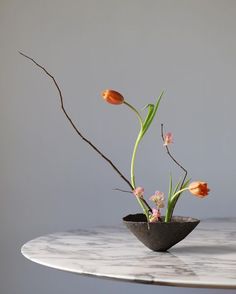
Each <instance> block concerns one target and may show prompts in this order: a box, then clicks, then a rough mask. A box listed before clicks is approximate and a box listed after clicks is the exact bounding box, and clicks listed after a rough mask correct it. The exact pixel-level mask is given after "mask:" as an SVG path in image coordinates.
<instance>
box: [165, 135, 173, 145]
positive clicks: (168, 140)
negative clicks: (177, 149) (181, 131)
mask: <svg viewBox="0 0 236 294" xmlns="http://www.w3.org/2000/svg"><path fill="white" fill-rule="evenodd" d="M172 143H173V134H172V133H166V134H165V136H164V146H167V145H169V144H172Z"/></svg>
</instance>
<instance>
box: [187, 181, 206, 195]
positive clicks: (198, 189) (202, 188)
mask: <svg viewBox="0 0 236 294" xmlns="http://www.w3.org/2000/svg"><path fill="white" fill-rule="evenodd" d="M188 189H189V191H190V192H191V193H192V194H193V195H195V196H197V197H199V198H204V197H206V196H207V195H208V192H209V191H210V189H209V188H208V187H207V183H206V182H200V181H197V182H192V183H191V184H190V185H189V187H188Z"/></svg>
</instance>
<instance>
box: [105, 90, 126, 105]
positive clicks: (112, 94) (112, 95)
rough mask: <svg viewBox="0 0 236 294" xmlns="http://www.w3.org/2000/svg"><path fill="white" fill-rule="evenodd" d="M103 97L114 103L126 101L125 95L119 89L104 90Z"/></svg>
mask: <svg viewBox="0 0 236 294" xmlns="http://www.w3.org/2000/svg"><path fill="white" fill-rule="evenodd" d="M102 97H103V99H104V100H105V101H106V102H108V103H110V104H114V105H119V104H122V103H123V102H124V97H123V96H122V95H121V94H120V93H119V92H117V91H114V90H105V91H103V92H102Z"/></svg>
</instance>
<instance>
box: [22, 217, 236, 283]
mask: <svg viewBox="0 0 236 294" xmlns="http://www.w3.org/2000/svg"><path fill="white" fill-rule="evenodd" d="M22 254H23V255H24V256H25V257H26V258H28V259H30V260H31V261H34V262H36V263H39V264H42V265H45V266H48V267H52V268H56V269H60V270H64V271H69V272H73V273H78V274H85V275H92V276H98V277H106V278H114V279H121V280H127V281H131V282H140V283H147V284H149V283H150V284H158V285H169V286H170V285H172V286H185V287H206V288H208V287H210V288H225V289H226V288H232V289H236V218H231V219H212V220H207V221H202V222H201V223H200V225H199V226H198V227H197V228H196V229H195V230H194V231H193V232H192V233H191V234H190V235H189V236H188V237H187V238H186V239H185V240H183V241H181V242H180V243H179V244H177V245H175V246H174V247H173V248H171V249H170V251H169V252H166V253H157V252H152V251H150V250H149V249H148V248H146V247H144V245H142V244H141V243H140V242H139V241H138V240H137V239H136V238H135V237H134V236H133V235H131V233H130V232H129V231H128V230H127V229H126V228H125V227H124V226H120V227H102V228H101V227H100V228H94V229H89V230H76V231H69V232H61V233H54V234H49V235H46V236H42V237H39V238H37V239H34V240H32V241H30V242H28V243H26V244H25V245H24V246H23V247H22Z"/></svg>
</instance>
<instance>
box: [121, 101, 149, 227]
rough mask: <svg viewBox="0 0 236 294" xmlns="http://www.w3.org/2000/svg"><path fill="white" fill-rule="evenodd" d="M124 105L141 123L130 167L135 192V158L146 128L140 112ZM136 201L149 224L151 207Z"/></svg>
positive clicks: (126, 103) (138, 198)
mask: <svg viewBox="0 0 236 294" xmlns="http://www.w3.org/2000/svg"><path fill="white" fill-rule="evenodd" d="M124 104H125V105H127V106H128V107H129V108H130V109H131V110H132V111H134V113H135V114H136V115H137V117H138V120H139V123H140V131H139V134H138V137H137V139H136V142H135V144H134V150H133V154H132V159H131V166H130V176H131V185H132V187H133V190H134V189H135V188H136V183H135V173H134V166H135V158H136V153H137V149H138V145H139V143H140V141H141V139H142V135H143V131H144V128H143V120H142V117H141V115H140V113H139V112H138V110H137V109H136V108H135V107H134V106H132V105H131V104H129V103H128V102H126V101H124ZM136 199H137V201H138V203H139V205H140V206H141V208H142V210H143V212H144V214H145V215H146V218H147V222H148V221H149V211H151V209H150V207H149V206H148V204H147V203H146V201H145V200H144V199H142V198H140V197H136Z"/></svg>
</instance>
